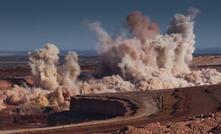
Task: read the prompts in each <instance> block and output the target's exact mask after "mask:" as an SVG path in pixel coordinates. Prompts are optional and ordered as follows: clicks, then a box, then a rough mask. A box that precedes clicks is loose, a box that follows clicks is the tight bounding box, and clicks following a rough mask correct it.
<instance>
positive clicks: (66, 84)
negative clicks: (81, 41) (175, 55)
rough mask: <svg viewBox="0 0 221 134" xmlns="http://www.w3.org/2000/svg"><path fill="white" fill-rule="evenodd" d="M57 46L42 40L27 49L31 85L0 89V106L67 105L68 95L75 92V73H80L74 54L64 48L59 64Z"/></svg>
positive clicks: (76, 92)
mask: <svg viewBox="0 0 221 134" xmlns="http://www.w3.org/2000/svg"><path fill="white" fill-rule="evenodd" d="M58 55H59V49H58V48H57V47H56V46H55V45H54V44H50V43H48V44H46V45H45V46H44V47H43V48H40V49H38V50H36V51H34V52H31V53H29V59H30V63H29V65H30V67H31V70H32V76H33V79H34V87H33V88H23V87H19V86H16V85H14V87H13V88H12V89H9V90H3V91H1V92H0V110H1V109H3V108H5V106H6V105H21V104H26V103H29V104H35V105H36V104H37V105H40V106H48V105H51V106H59V105H67V104H68V102H69V100H70V97H71V96H72V95H76V94H79V88H78V85H77V77H78V75H79V74H80V66H79V64H78V56H77V54H76V53H75V52H68V54H67V55H66V56H65V62H64V64H63V65H59V63H58V62H59V56H58Z"/></svg>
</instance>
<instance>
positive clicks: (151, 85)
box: [0, 9, 221, 110]
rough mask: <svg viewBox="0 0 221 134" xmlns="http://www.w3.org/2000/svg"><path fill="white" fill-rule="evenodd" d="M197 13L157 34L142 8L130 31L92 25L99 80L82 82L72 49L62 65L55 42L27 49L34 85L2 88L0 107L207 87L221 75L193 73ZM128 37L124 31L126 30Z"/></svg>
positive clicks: (211, 71) (176, 20) (135, 14)
mask: <svg viewBox="0 0 221 134" xmlns="http://www.w3.org/2000/svg"><path fill="white" fill-rule="evenodd" d="M198 12H199V11H198V10H196V9H191V10H189V13H188V14H187V15H182V14H176V15H175V16H174V18H173V20H172V22H171V23H170V25H169V28H168V30H167V32H166V34H164V35H161V34H159V31H158V30H159V29H158V26H157V25H156V23H153V22H150V21H149V20H148V19H147V17H145V16H144V15H143V14H142V13H140V12H133V13H131V14H130V15H129V16H128V17H127V24H128V28H129V31H130V32H131V35H132V37H131V35H129V36H118V37H112V36H110V35H109V34H108V33H107V32H106V31H104V30H103V28H102V27H101V23H98V22H96V23H92V24H90V28H91V29H92V30H94V31H95V32H96V34H97V36H98V41H99V48H98V53H99V55H100V57H101V60H102V70H101V73H102V74H103V75H109V76H105V77H103V78H101V79H95V78H91V79H89V80H88V81H79V80H78V79H77V78H78V76H79V74H80V66H79V64H78V56H77V54H76V53H75V52H69V53H68V54H67V55H66V56H65V61H64V64H62V65H60V64H59V56H58V55H59V49H58V48H57V47H56V46H55V45H54V44H46V45H45V47H43V48H41V49H38V50H36V51H34V52H32V53H29V59H30V67H31V70H32V75H33V79H34V87H33V88H30V89H29V88H28V89H25V88H21V87H18V86H14V88H12V89H11V90H3V91H0V110H1V109H3V108H5V107H6V106H7V105H20V104H24V103H28V104H37V105H40V106H48V105H51V106H59V105H68V102H69V101H70V96H72V95H76V94H90V93H104V92H125V91H136V90H139V91H145V90H155V89H167V88H177V87H187V86H198V85H209V84H217V83H220V82H221V73H219V72H217V71H216V70H215V69H202V70H194V71H192V70H191V69H190V68H189V64H190V63H191V60H192V58H193V56H192V55H193V52H194V44H195V34H194V32H193V30H194V20H193V19H194V18H195V17H196V14H197V13H198ZM124 35H125V34H124Z"/></svg>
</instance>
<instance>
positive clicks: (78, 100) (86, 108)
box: [70, 97, 134, 117]
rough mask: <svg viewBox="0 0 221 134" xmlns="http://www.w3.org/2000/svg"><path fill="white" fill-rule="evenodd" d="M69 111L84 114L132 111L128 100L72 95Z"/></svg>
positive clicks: (120, 114) (127, 112) (116, 113)
mask: <svg viewBox="0 0 221 134" xmlns="http://www.w3.org/2000/svg"><path fill="white" fill-rule="evenodd" d="M70 111H71V112H73V113H80V114H84V115H92V116H93V115H104V116H108V117H116V116H125V115H129V114H131V113H133V112H134V111H133V110H132V109H131V106H130V104H129V103H128V102H126V101H123V100H118V99H113V98H112V99H108V98H105V97H72V99H71V103H70Z"/></svg>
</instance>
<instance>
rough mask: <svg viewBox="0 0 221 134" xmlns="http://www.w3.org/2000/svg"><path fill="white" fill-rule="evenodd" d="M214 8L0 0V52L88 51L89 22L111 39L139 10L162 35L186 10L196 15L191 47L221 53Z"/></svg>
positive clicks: (183, 1)
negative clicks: (193, 9)
mask: <svg viewBox="0 0 221 134" xmlns="http://www.w3.org/2000/svg"><path fill="white" fill-rule="evenodd" d="M220 5H221V1H220V0H0V51H5V50H6V51H14V50H32V49H36V48H39V47H41V46H43V45H44V44H45V43H47V42H51V43H55V44H56V45H58V47H59V48H60V49H62V50H67V49H78V50H87V49H94V48H95V47H96V36H95V34H94V33H93V32H91V31H90V30H89V28H88V26H87V22H89V21H101V22H102V24H103V26H104V28H105V29H107V31H108V32H110V33H113V32H115V31H117V30H118V28H119V27H121V26H122V22H123V21H124V19H125V17H126V16H127V15H128V13H130V12H131V11H134V10H140V11H142V12H143V13H144V14H145V15H147V16H149V17H150V18H151V19H152V20H154V21H156V22H157V23H158V24H159V26H160V28H161V31H162V32H164V31H166V28H167V26H168V24H169V22H170V21H171V19H172V17H173V15H174V14H175V13H185V11H186V10H187V9H188V8H190V7H196V8H198V9H199V10H200V11H201V13H200V15H199V16H198V17H197V19H196V27H195V32H196V41H197V42H196V47H197V48H216V47H219V48H221V27H220V24H221V17H220V14H221V8H220Z"/></svg>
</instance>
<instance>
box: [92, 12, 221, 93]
mask: <svg viewBox="0 0 221 134" xmlns="http://www.w3.org/2000/svg"><path fill="white" fill-rule="evenodd" d="M197 13H198V10H197V9H191V10H189V12H188V13H187V14H186V15H182V14H176V15H175V16H174V18H173V20H172V21H171V23H170V25H169V28H168V30H167V32H166V34H164V35H161V34H159V32H158V27H157V26H156V24H152V23H151V22H150V21H148V19H147V17H145V16H144V15H143V14H142V13H140V12H132V13H131V14H130V15H129V16H128V17H127V18H126V20H127V24H128V28H129V29H128V31H129V32H131V34H132V35H134V36H132V37H131V36H126V37H125V36H118V37H112V36H110V35H109V34H108V33H107V32H106V31H105V30H103V28H102V27H101V23H99V22H95V23H92V24H90V28H91V29H92V30H94V31H95V32H96V34H97V36H98V42H99V49H98V52H99V54H100V56H101V59H102V69H103V74H106V75H113V74H119V75H120V76H121V77H123V79H124V80H126V81H130V82H131V84H134V85H135V87H136V88H138V89H139V88H141V89H142V90H148V89H163V88H174V87H185V86H193V85H204V84H211V83H213V84H214V83H219V82H221V74H220V73H219V72H217V71H216V70H211V69H207V70H199V71H191V70H190V68H189V64H190V63H191V60H192V58H193V56H192V55H193V52H194V49H195V47H194V44H195V34H194V32H193V30H194V23H195V22H194V18H195V17H196V14H197ZM152 25H154V28H150V27H152ZM106 72H108V73H106ZM112 77H113V76H112ZM192 78H194V79H192ZM98 83H99V82H98ZM131 90H133V89H131Z"/></svg>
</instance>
